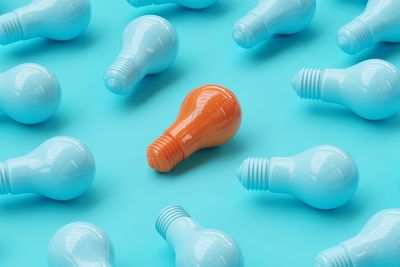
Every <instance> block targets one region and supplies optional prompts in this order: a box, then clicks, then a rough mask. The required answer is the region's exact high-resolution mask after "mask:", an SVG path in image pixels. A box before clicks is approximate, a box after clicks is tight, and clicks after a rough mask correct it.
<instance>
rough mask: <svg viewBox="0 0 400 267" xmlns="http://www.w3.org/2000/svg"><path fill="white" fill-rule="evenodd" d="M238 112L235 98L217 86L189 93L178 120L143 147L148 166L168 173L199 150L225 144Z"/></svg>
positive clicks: (232, 132) (235, 127) (234, 128)
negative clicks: (145, 148)
mask: <svg viewBox="0 0 400 267" xmlns="http://www.w3.org/2000/svg"><path fill="white" fill-rule="evenodd" d="M241 118H242V113H241V109H240V104H239V102H238V100H237V99H236V96H235V95H234V94H233V93H232V92H231V91H230V90H229V89H227V88H225V87H222V86H219V85H213V84H209V85H205V86H202V87H200V88H197V89H195V90H193V91H191V92H190V93H189V94H188V95H187V96H186V98H185V100H184V101H183V104H182V107H181V110H180V112H179V115H178V118H177V119H176V120H175V122H174V123H173V124H172V125H171V126H170V127H169V128H168V129H167V130H166V131H165V132H164V134H163V135H162V136H161V137H160V138H158V139H157V141H155V142H154V143H152V144H151V145H150V146H149V147H148V148H147V162H148V164H149V166H150V167H151V168H153V169H155V170H157V171H159V172H169V171H170V170H172V169H173V168H174V167H175V166H176V165H177V164H178V163H180V162H181V161H182V160H184V159H186V158H187V157H190V156H191V155H192V154H193V153H195V152H196V151H197V150H199V149H203V148H207V147H215V146H219V145H222V144H225V143H226V142H228V141H229V140H230V139H232V137H233V136H234V135H235V134H236V132H237V130H238V129H239V126H240V122H241Z"/></svg>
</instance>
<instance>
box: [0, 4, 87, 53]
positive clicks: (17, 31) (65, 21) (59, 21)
mask: <svg viewBox="0 0 400 267" xmlns="http://www.w3.org/2000/svg"><path fill="white" fill-rule="evenodd" d="M90 19H91V5H90V1H89V0H34V1H32V2H31V3H30V4H29V5H26V6H24V7H21V8H18V9H16V10H14V11H12V12H9V13H6V14H4V15H1V16H0V44H2V45H7V44H11V43H14V42H17V41H20V40H29V39H32V38H35V37H44V38H49V39H53V40H57V41H68V40H72V39H74V38H76V37H78V36H79V35H81V34H83V33H84V32H85V30H86V29H87V27H88V26H89V22H90Z"/></svg>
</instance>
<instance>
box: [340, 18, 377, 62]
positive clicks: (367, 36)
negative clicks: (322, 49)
mask: <svg viewBox="0 0 400 267" xmlns="http://www.w3.org/2000/svg"><path fill="white" fill-rule="evenodd" d="M372 41H373V36H372V34H371V32H370V30H369V29H368V27H367V26H366V25H365V23H364V22H362V21H360V20H358V19H355V20H353V21H352V22H350V23H348V24H347V25H345V26H344V27H342V28H341V29H340V30H339V31H338V33H337V43H338V45H339V47H340V49H342V50H343V51H344V52H345V53H347V54H350V55H354V54H357V53H358V52H360V51H362V50H364V49H365V48H366V47H368V46H369V45H370V44H371V43H372Z"/></svg>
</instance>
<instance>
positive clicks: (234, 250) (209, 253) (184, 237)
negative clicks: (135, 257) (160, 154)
mask: <svg viewBox="0 0 400 267" xmlns="http://www.w3.org/2000/svg"><path fill="white" fill-rule="evenodd" d="M156 228H157V231H158V232H159V234H160V235H161V236H162V237H163V238H164V239H165V240H166V241H167V243H168V244H169V245H170V247H171V248H172V249H173V250H174V251H175V255H176V260H175V261H176V265H175V266H176V267H242V266H243V256H242V252H241V250H240V248H239V246H238V245H237V244H236V242H235V241H234V240H233V239H232V238H231V237H229V236H228V235H227V234H225V233H223V232H221V231H219V230H215V229H207V228H203V227H201V226H200V225H199V224H198V223H197V222H196V221H194V220H193V219H192V218H191V217H190V215H189V214H188V213H187V212H186V211H185V210H184V209H183V208H182V207H180V206H169V207H166V208H165V209H163V210H162V211H161V212H160V214H159V215H158V218H157V221H156Z"/></svg>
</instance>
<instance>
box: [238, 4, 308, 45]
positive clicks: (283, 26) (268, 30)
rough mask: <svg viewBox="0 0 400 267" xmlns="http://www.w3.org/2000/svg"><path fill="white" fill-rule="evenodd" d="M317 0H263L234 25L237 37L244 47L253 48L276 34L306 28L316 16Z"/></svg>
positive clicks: (296, 31)
mask: <svg viewBox="0 0 400 267" xmlns="http://www.w3.org/2000/svg"><path fill="white" fill-rule="evenodd" d="M315 10H316V1H315V0H261V1H259V2H258V5H257V6H256V7H255V8H254V9H253V10H251V11H250V12H249V13H248V14H247V15H246V16H245V17H243V18H242V19H240V20H239V21H238V22H237V23H236V24H235V25H234V27H233V39H234V40H235V42H236V43H237V44H238V45H239V46H241V47H243V48H252V47H254V46H256V45H257V44H259V43H260V42H262V41H265V40H267V39H269V38H270V37H271V36H272V35H275V34H294V33H298V32H300V31H302V30H304V29H305V28H306V27H307V26H308V25H309V24H310V23H311V21H312V19H313V18H314V14H315Z"/></svg>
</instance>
